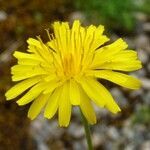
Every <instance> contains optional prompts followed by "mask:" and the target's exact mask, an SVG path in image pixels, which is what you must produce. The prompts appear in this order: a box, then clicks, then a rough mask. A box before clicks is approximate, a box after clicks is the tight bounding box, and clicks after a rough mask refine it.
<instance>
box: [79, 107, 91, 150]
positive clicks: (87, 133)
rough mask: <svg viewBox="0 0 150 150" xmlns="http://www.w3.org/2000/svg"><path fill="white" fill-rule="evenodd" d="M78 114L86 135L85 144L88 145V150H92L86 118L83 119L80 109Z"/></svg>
mask: <svg viewBox="0 0 150 150" xmlns="http://www.w3.org/2000/svg"><path fill="white" fill-rule="evenodd" d="M80 113H81V117H82V122H83V125H84V130H85V134H86V141H87V144H88V150H93V145H92V140H91V132H90V126H89V124H88V122H87V120H86V118H85V117H84V115H83V113H82V111H81V109H80Z"/></svg>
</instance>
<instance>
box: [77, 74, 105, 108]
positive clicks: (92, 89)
mask: <svg viewBox="0 0 150 150" xmlns="http://www.w3.org/2000/svg"><path fill="white" fill-rule="evenodd" d="M91 80H92V81H93V79H92V78H86V77H85V78H82V79H80V80H78V82H79V83H80V84H81V86H82V88H83V90H84V91H85V93H86V94H87V95H88V96H89V97H90V98H91V99H92V100H93V101H94V102H95V103H96V104H97V105H98V106H100V107H104V105H105V104H106V100H105V99H104V100H102V99H101V91H100V90H99V88H98V86H97V83H96V86H95V82H94V84H91V82H90V81H91ZM96 82H97V81H96Z"/></svg>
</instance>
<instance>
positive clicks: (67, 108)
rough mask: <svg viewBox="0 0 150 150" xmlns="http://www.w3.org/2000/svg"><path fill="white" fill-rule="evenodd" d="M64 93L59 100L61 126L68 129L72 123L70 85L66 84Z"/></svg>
mask: <svg viewBox="0 0 150 150" xmlns="http://www.w3.org/2000/svg"><path fill="white" fill-rule="evenodd" d="M62 88H63V89H62V92H61V95H60V98H59V99H60V100H59V109H58V110H59V111H58V117H59V125H60V126H64V127H67V126H68V125H69V122H70V117H71V103H70V96H69V83H68V82H66V83H65V84H64V85H63V87H62Z"/></svg>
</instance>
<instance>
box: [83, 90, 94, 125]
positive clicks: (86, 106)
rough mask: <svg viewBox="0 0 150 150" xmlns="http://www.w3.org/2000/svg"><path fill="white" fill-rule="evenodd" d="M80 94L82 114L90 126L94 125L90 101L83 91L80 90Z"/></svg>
mask: <svg viewBox="0 0 150 150" xmlns="http://www.w3.org/2000/svg"><path fill="white" fill-rule="evenodd" d="M80 93H81V102H80V108H81V110H82V113H83V115H84V116H85V117H86V119H87V120H88V122H89V123H90V124H95V123H96V115H95V112H94V109H93V107H92V104H91V102H90V99H89V97H88V96H87V94H86V93H85V92H84V91H83V89H80Z"/></svg>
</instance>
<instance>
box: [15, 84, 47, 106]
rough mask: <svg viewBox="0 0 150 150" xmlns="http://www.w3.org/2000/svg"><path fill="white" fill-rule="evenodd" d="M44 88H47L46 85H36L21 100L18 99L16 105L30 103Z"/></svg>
mask: <svg viewBox="0 0 150 150" xmlns="http://www.w3.org/2000/svg"><path fill="white" fill-rule="evenodd" d="M46 87H47V83H38V84H36V85H35V86H33V87H32V88H31V89H30V90H29V91H28V92H27V93H26V94H25V95H24V96H23V97H22V98H20V99H19V100H18V101H17V103H18V105H25V104H27V103H30V102H31V101H33V100H34V99H35V98H37V97H38V96H39V95H40V93H41V92H42V91H43V90H44V89H45V88H46Z"/></svg>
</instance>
